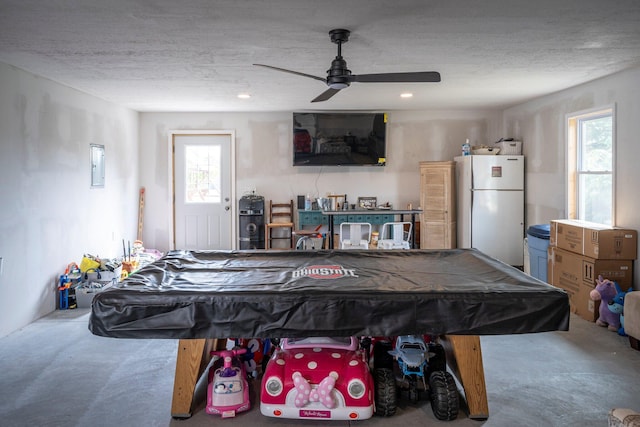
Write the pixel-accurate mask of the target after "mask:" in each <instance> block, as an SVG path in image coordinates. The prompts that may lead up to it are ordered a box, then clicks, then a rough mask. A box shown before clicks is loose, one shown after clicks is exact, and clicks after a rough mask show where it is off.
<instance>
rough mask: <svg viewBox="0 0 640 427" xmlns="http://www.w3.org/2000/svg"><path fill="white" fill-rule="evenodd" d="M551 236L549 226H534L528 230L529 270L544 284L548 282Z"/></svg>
mask: <svg viewBox="0 0 640 427" xmlns="http://www.w3.org/2000/svg"><path fill="white" fill-rule="evenodd" d="M550 234H551V233H550V231H549V224H539V225H532V226H530V227H529V228H528V229H527V243H528V245H529V269H530V272H531V275H532V276H533V277H535V278H537V279H540V280H542V281H543V282H547V249H548V248H549V235H550Z"/></svg>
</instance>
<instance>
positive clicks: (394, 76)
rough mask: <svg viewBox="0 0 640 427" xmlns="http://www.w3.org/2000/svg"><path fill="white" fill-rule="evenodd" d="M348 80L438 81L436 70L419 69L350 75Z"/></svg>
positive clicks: (372, 81)
mask: <svg viewBox="0 0 640 427" xmlns="http://www.w3.org/2000/svg"><path fill="white" fill-rule="evenodd" d="M349 80H350V81H353V82H359V83H428V82H439V81H440V73H438V72H437V71H419V72H415V73H383V74H360V75H357V76H355V75H351V76H349Z"/></svg>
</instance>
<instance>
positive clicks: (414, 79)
mask: <svg viewBox="0 0 640 427" xmlns="http://www.w3.org/2000/svg"><path fill="white" fill-rule="evenodd" d="M350 34H351V32H350V31H349V30H345V29H335V30H331V31H329V36H330V37H331V41H332V42H333V43H335V44H337V45H338V54H337V55H336V57H335V59H334V60H333V61H331V68H329V69H328V70H327V77H326V78H322V77H318V76H314V75H311V74H305V73H300V72H298V71H293V70H287V69H285V68H279V67H274V66H271V65H265V64H253V65H257V66H259V67H265V68H270V69H272V70H276V71H282V72H285V73H289V74H296V75H299V76H302V77H308V78H311V79H314V80H321V81H323V82H325V83H326V85H327V86H329V89H327V90H326V91H324V92H323V93H321V94H320V95H318V96H317V97H315V98H314V99H313V100H311V102H322V101H326V100H328V99H330V98H331V97H332V96H333V95H335V94H336V93H338V92H339V91H341V90H342V89H346V88H347V87H349V85H351V83H352V82H358V83H437V82H439V81H440V73H438V72H437V71H419V72H408V73H380V74H360V75H354V74H351V70H349V69H348V68H347V61H345V60H344V58H343V57H342V43H346V42H348V41H349V35H350Z"/></svg>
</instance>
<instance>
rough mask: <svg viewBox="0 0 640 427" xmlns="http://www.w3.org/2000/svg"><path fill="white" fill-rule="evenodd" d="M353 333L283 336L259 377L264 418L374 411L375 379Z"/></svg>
mask: <svg viewBox="0 0 640 427" xmlns="http://www.w3.org/2000/svg"><path fill="white" fill-rule="evenodd" d="M366 359H367V358H366V355H365V351H364V350H363V349H361V348H360V346H359V342H358V340H357V339H356V338H355V337H309V338H295V339H293V338H290V339H287V338H283V339H282V341H281V342H280V346H279V347H277V348H276V349H275V351H274V353H273V355H272V356H271V359H269V362H268V363H267V366H266V369H265V371H264V373H263V376H262V388H261V392H260V412H261V413H262V414H263V415H265V416H267V417H275V418H294V419H296V418H298V419H307V420H329V421H336V420H347V421H355V420H364V419H367V418H371V416H372V415H373V411H374V394H375V388H374V382H373V377H372V376H371V373H370V371H369V365H368V364H367V360H366Z"/></svg>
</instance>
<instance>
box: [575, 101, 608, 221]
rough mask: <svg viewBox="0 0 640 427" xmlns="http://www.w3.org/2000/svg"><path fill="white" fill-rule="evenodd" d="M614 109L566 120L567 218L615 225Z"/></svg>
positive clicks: (589, 112)
mask: <svg viewBox="0 0 640 427" xmlns="http://www.w3.org/2000/svg"><path fill="white" fill-rule="evenodd" d="M613 124H614V111H613V108H606V109H599V110H594V111H588V112H582V113H576V114H573V115H570V116H569V117H568V122H567V125H568V145H567V146H568V152H567V173H568V180H567V182H568V192H567V194H568V196H569V197H568V217H569V218H572V219H580V220H584V221H591V222H597V223H600V224H607V225H615V224H614V218H615V217H614V206H615V204H614V198H615V191H614V190H615V189H614V183H615V174H614V172H615V171H614V165H615V156H614V153H615V150H614V148H615V138H614V126H613Z"/></svg>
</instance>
